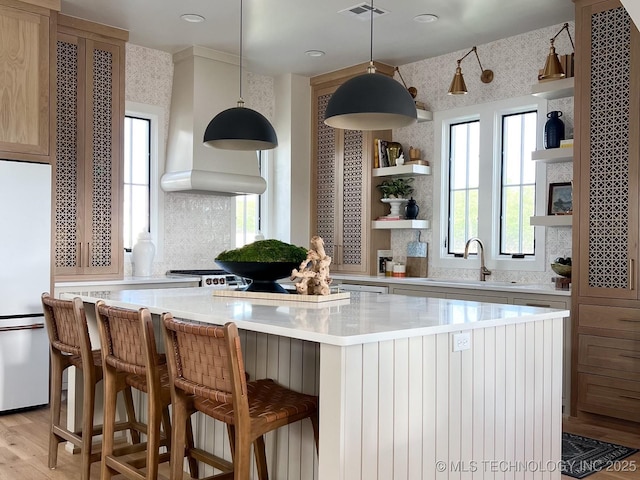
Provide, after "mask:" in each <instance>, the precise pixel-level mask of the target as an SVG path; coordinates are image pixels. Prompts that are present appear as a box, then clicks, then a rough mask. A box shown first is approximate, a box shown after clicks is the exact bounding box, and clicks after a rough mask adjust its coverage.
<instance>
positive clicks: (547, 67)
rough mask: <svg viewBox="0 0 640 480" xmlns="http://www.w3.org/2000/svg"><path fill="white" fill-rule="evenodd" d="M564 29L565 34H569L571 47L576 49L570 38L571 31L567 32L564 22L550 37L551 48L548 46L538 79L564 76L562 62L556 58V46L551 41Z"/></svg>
mask: <svg viewBox="0 0 640 480" xmlns="http://www.w3.org/2000/svg"><path fill="white" fill-rule="evenodd" d="M564 30H566V31H567V35H568V36H569V41H570V42H571V48H572V49H573V50H574V51H575V49H576V47H575V45H574V44H573V38H571V33H570V32H569V24H568V23H565V24H564V25H563V26H562V28H561V29H560V31H559V32H558V33H556V34H555V35H554V36H553V38H552V39H551V48H549V55H547V60H546V61H545V62H544V68H543V70H542V74H541V75H540V80H546V79H549V78H564V77H565V74H566V72H565V71H564V69H563V68H562V64H561V63H560V59H559V58H558V54H557V53H556V47H554V46H553V42H554V41H555V39H556V38H557V37H558V35H560V34H561V33H562V32H563V31H564ZM572 53H573V52H572Z"/></svg>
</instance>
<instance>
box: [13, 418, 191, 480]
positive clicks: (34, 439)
mask: <svg viewBox="0 0 640 480" xmlns="http://www.w3.org/2000/svg"><path fill="white" fill-rule="evenodd" d="M48 431H49V408H48V407H42V408H38V409H34V410H28V411H24V412H20V413H12V414H7V415H0V480H78V479H79V478H80V455H72V454H71V453H69V452H67V451H66V450H65V448H64V445H63V444H61V445H60V446H59V447H58V466H57V468H56V469H55V470H50V469H49V467H48V448H49V447H48V445H49V437H48ZM160 473H161V475H163V477H164V478H169V474H168V463H167V464H163V465H162V466H161V470H160ZM184 479H185V480H186V479H189V474H188V473H185V475H184ZM91 480H100V465H99V463H94V464H93V465H92V466H91Z"/></svg>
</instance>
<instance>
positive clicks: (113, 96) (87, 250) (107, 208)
mask: <svg viewBox="0 0 640 480" xmlns="http://www.w3.org/2000/svg"><path fill="white" fill-rule="evenodd" d="M57 55H58V72H57V80H58V84H57V147H56V160H57V162H56V218H55V230H56V246H55V272H56V276H57V277H60V276H64V277H65V278H67V277H69V276H79V277H82V278H88V277H89V276H90V277H95V278H118V277H119V276H121V275H122V270H123V252H122V226H121V210H122V198H121V187H122V158H123V155H122V152H121V150H122V128H123V127H122V125H123V122H124V110H123V107H122V102H121V96H122V94H123V92H122V78H123V75H124V72H123V67H124V48H123V46H121V45H117V44H111V43H108V42H101V41H96V40H93V39H91V38H84V37H82V36H79V35H77V34H76V35H70V34H68V33H65V32H64V29H63V31H62V32H61V33H59V35H58V45H57Z"/></svg>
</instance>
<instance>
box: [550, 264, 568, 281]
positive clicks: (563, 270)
mask: <svg viewBox="0 0 640 480" xmlns="http://www.w3.org/2000/svg"><path fill="white" fill-rule="evenodd" d="M551 270H553V271H554V272H556V273H557V274H558V275H560V276H562V277H565V278H571V265H563V264H561V263H552V264H551Z"/></svg>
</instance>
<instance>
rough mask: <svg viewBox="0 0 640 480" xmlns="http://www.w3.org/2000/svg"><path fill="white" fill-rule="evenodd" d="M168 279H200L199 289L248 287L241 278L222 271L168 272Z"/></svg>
mask: <svg viewBox="0 0 640 480" xmlns="http://www.w3.org/2000/svg"><path fill="white" fill-rule="evenodd" d="M167 276H169V277H200V286H201V287H212V288H217V289H221V290H222V289H229V290H235V289H238V288H243V287H246V286H247V285H249V283H248V282H247V281H246V280H245V279H244V278H242V277H239V276H237V275H233V274H232V273H229V272H225V271H224V270H169V271H168V272H167Z"/></svg>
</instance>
